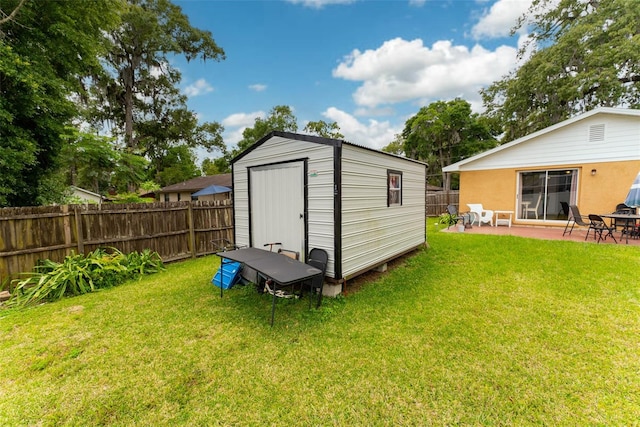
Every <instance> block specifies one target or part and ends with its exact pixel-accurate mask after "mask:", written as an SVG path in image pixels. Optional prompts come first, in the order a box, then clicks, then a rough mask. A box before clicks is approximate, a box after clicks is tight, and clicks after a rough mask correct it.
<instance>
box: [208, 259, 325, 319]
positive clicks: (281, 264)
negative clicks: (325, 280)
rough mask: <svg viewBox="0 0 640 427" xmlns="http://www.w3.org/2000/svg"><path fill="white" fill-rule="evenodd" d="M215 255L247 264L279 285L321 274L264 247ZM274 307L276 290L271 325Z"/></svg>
mask: <svg viewBox="0 0 640 427" xmlns="http://www.w3.org/2000/svg"><path fill="white" fill-rule="evenodd" d="M216 255H218V256H219V257H220V258H224V259H228V260H232V261H236V262H240V263H242V264H244V265H246V266H249V267H251V268H253V269H254V270H256V271H257V272H258V273H260V274H262V275H263V276H264V277H266V278H267V279H271V280H272V281H274V282H276V283H277V284H279V285H281V286H289V285H293V284H295V283H298V282H303V281H305V280H309V279H311V278H312V277H314V276H317V275H319V274H322V270H319V269H317V268H315V267H312V266H310V265H308V264H305V263H303V262H300V261H297V260H295V259H293V258H289V257H287V256H284V255H281V254H279V253H277V252H270V251H265V250H264V249H258V248H243V249H236V250H233V251H228V252H218V253H217V254H216ZM275 309H276V292H275V291H274V292H273V302H272V305H271V326H273V317H274V314H275Z"/></svg>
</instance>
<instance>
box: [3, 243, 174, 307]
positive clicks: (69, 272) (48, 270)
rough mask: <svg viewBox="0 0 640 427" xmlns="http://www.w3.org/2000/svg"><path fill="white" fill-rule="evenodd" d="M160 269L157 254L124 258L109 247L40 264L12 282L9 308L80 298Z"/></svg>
mask: <svg viewBox="0 0 640 427" xmlns="http://www.w3.org/2000/svg"><path fill="white" fill-rule="evenodd" d="M163 269H164V265H163V263H162V260H161V259H160V255H158V253H157V252H151V251H150V250H148V249H147V250H144V251H143V252H142V253H138V252H132V253H130V254H129V255H124V254H123V253H122V252H120V251H119V250H117V249H115V248H111V250H110V252H108V251H107V250H106V249H102V248H100V249H96V250H95V251H93V252H90V253H88V254H87V255H86V256H84V255H76V254H74V253H72V254H71V255H68V256H67V257H65V259H64V260H63V261H62V262H61V263H57V262H54V261H51V260H44V261H41V262H40V263H39V264H38V265H37V266H36V267H35V271H34V272H32V273H29V274H28V277H26V278H25V279H22V280H14V282H15V283H16V288H15V290H14V292H13V296H12V298H11V300H10V305H15V306H25V305H27V304H34V303H38V302H41V301H53V300H57V299H60V298H62V297H64V296H74V295H81V294H85V293H88V292H93V291H95V290H96V289H101V288H108V287H112V286H116V285H119V284H121V283H123V282H124V281H126V280H128V279H131V278H135V277H138V276H140V275H142V274H150V273H156V272H158V271H161V270H163Z"/></svg>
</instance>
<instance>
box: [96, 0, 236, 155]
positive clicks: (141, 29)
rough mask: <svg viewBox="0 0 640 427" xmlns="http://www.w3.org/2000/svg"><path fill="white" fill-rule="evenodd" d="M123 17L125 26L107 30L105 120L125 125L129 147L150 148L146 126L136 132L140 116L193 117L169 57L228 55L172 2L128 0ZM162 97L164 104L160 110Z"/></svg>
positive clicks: (142, 118)
mask: <svg viewBox="0 0 640 427" xmlns="http://www.w3.org/2000/svg"><path fill="white" fill-rule="evenodd" d="M121 19H122V25H120V26H119V27H118V28H116V29H114V30H113V31H111V32H110V34H109V37H110V40H111V41H112V47H111V49H110V52H109V54H108V55H107V56H106V61H107V63H108V66H109V68H110V69H111V71H112V73H111V76H110V78H105V79H103V80H102V82H101V84H100V88H101V90H102V95H103V98H102V99H101V101H102V102H104V105H103V108H102V113H103V118H104V119H109V120H113V121H114V122H115V123H116V124H117V125H118V126H121V127H122V128H124V133H123V136H124V141H125V145H126V147H127V149H128V150H129V151H131V152H136V151H138V150H139V149H142V150H143V151H145V150H150V148H149V146H146V147H140V143H141V140H143V139H144V138H145V137H147V136H148V135H147V134H145V133H144V129H140V130H139V132H136V128H135V123H136V120H139V121H142V122H144V116H145V114H149V115H150V116H151V117H152V118H155V119H157V118H158V116H162V117H166V118H167V119H166V120H171V119H172V118H175V116H176V115H177V116H178V117H179V118H180V119H182V120H191V119H190V118H188V117H187V116H188V114H186V113H185V111H186V107H184V103H185V99H184V97H181V96H179V94H178V92H177V89H175V86H176V84H177V83H178V82H179V81H180V79H181V74H180V72H179V71H178V70H177V69H175V68H173V67H172V66H171V65H170V62H169V59H168V56H169V55H184V56H185V58H186V59H187V60H188V61H191V60H194V59H198V58H200V59H202V60H208V59H213V60H216V61H219V60H222V59H224V58H225V54H224V51H223V49H222V48H220V47H219V46H218V45H217V44H216V43H215V41H214V40H213V38H212V36H211V33H210V32H209V31H203V30H199V29H197V28H195V27H192V26H191V24H190V23H189V19H188V18H187V16H186V15H184V14H183V13H182V10H181V8H180V7H179V6H176V5H174V4H172V3H171V2H170V1H169V0H128V4H127V7H126V9H125V11H124V13H123V14H122V16H121ZM148 100H151V101H152V102H151V103H147V101H148ZM161 100H163V101H164V104H163V105H162V109H161V110H158V105H157V104H158V103H160V101H161ZM149 104H151V105H149ZM145 107H147V108H145ZM154 109H155V111H154ZM176 110H177V111H178V112H176V113H172V111H173V112H175V111H176ZM136 112H138V114H139V117H136ZM192 115H193V114H192ZM184 123H185V122H183V124H184ZM191 125H192V127H193V128H195V126H194V125H193V123H191ZM146 130H147V132H148V131H149V130H148V129H146ZM146 143H147V144H149V140H147V141H146Z"/></svg>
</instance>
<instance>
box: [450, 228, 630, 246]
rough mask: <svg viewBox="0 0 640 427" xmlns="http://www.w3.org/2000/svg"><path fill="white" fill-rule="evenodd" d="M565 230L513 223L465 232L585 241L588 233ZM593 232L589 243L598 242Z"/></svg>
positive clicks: (454, 230) (578, 230)
mask: <svg viewBox="0 0 640 427" xmlns="http://www.w3.org/2000/svg"><path fill="white" fill-rule="evenodd" d="M441 231H443V232H445V233H460V232H459V231H458V230H457V227H454V226H451V227H450V228H448V229H447V228H446V227H444V228H443V229H442V230H441ZM563 232H564V226H563V227H525V226H518V225H512V226H511V227H506V226H497V227H496V226H490V225H483V226H482V227H478V226H477V225H474V226H473V227H472V228H467V229H465V230H464V232H463V233H466V234H496V235H511V236H520V237H529V238H532V239H544V240H572V241H576V242H585V236H586V235H587V229H586V228H584V227H581V228H578V227H575V228H574V229H573V232H572V233H571V234H569V233H567V234H565V235H564V236H563V235H562V233H563ZM592 235H593V233H589V239H588V240H586V242H588V243H596V240H594V239H593V238H592ZM614 236H615V238H616V239H617V240H618V243H619V244H623V245H624V244H626V240H625V239H624V238H622V237H621V236H620V232H619V231H618V232H616V233H615V234H614ZM600 244H605V245H609V244H615V242H614V241H613V240H611V239H606V240H602V241H601V242H600ZM629 245H633V246H640V239H629Z"/></svg>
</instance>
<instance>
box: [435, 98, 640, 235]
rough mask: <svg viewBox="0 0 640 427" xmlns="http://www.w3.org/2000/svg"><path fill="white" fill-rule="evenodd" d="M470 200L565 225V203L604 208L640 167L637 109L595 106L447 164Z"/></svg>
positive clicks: (524, 220) (521, 218) (519, 219)
mask: <svg viewBox="0 0 640 427" xmlns="http://www.w3.org/2000/svg"><path fill="white" fill-rule="evenodd" d="M443 170H444V172H447V173H459V174H460V211H465V210H468V209H467V204H468V203H482V204H483V207H484V208H485V209H492V210H505V211H512V212H513V219H514V223H515V224H521V225H544V226H564V225H565V223H566V216H565V214H564V212H563V209H562V204H563V203H566V204H569V205H577V206H578V207H579V209H580V213H581V214H582V215H587V214H589V213H609V212H612V211H614V210H615V207H616V205H617V204H618V203H622V202H623V201H624V199H625V197H626V195H627V192H628V191H629V188H630V186H631V184H632V183H633V180H634V178H635V177H636V175H637V174H638V172H639V171H640V110H632V109H622V108H597V109H594V110H591V111H589V112H587V113H584V114H581V115H579V116H576V117H573V118H571V119H568V120H565V121H563V122H560V123H557V124H555V125H553V126H550V127H548V128H545V129H542V130H540V131H538V132H535V133H532V134H530V135H527V136H525V137H522V138H519V139H516V140H514V141H511V142H509V143H506V144H503V145H501V146H499V147H496V148H494V149H492V150H489V151H486V152H484V153H481V154H478V155H476V156H473V157H470V158H468V159H465V160H462V161H460V162H457V163H454V164H452V165H449V166H447V167H445V168H444V169H443Z"/></svg>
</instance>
